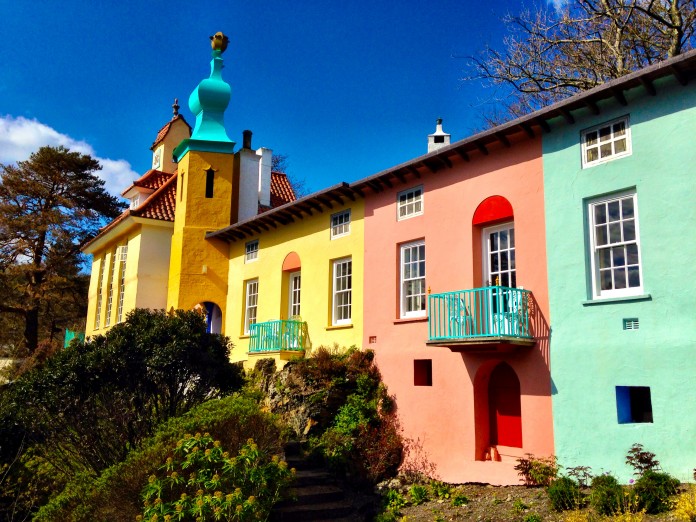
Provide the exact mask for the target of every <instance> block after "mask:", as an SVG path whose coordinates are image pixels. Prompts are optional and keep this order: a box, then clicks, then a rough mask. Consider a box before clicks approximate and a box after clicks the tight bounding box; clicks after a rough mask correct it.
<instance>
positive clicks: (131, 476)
mask: <svg viewBox="0 0 696 522" xmlns="http://www.w3.org/2000/svg"><path fill="white" fill-rule="evenodd" d="M259 399H260V397H259V396H258V395H255V394H252V393H246V392H245V393H243V394H236V395H234V396H231V397H225V398H223V399H216V400H210V401H207V402H205V403H203V404H201V405H200V406H197V407H196V408H193V409H192V410H190V411H189V412H188V413H186V414H184V415H182V416H181V417H176V418H173V419H170V420H169V421H168V422H167V423H166V424H165V425H164V426H162V427H161V428H160V429H159V430H158V431H157V433H156V434H155V435H154V436H153V437H152V438H150V439H148V440H147V441H145V442H144V443H143V445H142V447H141V449H138V450H136V451H133V452H131V453H130V454H129V455H128V458H127V459H126V460H125V461H124V462H122V463H119V464H117V465H115V466H112V467H111V468H109V469H107V470H105V471H104V472H102V474H101V475H100V476H99V477H97V478H96V479H95V478H94V477H93V476H92V475H89V474H80V475H78V476H76V477H75V478H74V479H73V480H71V481H70V482H69V483H68V484H67V485H66V487H65V489H64V490H63V491H62V492H61V493H60V494H59V495H57V496H55V497H54V498H53V499H51V501H50V502H49V503H48V504H47V505H46V506H44V507H43V508H41V510H40V511H39V513H38V514H37V515H36V517H35V518H34V520H35V521H37V522H49V521H51V522H63V521H66V520H70V521H73V522H90V521H93V520H109V521H113V522H132V521H133V520H135V517H136V515H138V514H139V513H141V512H142V501H141V498H140V492H141V490H142V486H143V484H145V483H146V482H147V480H148V476H150V475H152V474H153V473H156V472H157V467H158V466H159V463H160V462H163V461H164V460H165V459H166V458H167V456H168V455H169V454H170V452H171V449H172V448H173V447H174V446H175V445H176V442H177V441H178V440H179V439H181V438H182V437H183V436H184V435H185V434H186V433H195V432H198V431H200V432H206V431H207V432H209V433H210V434H211V436H212V437H214V438H215V439H218V440H220V441H221V444H222V445H223V446H224V447H225V448H227V449H228V451H230V453H237V452H238V451H239V450H240V449H241V448H242V446H243V445H244V444H245V442H246V440H247V439H249V438H253V439H254V441H255V442H256V444H257V446H258V448H259V451H261V452H264V453H267V454H270V455H274V454H279V453H280V452H281V451H282V444H283V438H282V426H281V425H279V424H278V421H277V418H276V417H275V416H274V415H272V414H270V413H267V412H265V411H263V410H262V408H261V406H260V405H259Z"/></svg>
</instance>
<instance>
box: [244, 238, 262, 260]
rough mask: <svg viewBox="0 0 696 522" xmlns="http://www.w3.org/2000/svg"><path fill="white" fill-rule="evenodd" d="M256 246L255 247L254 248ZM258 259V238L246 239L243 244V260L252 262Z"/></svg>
mask: <svg viewBox="0 0 696 522" xmlns="http://www.w3.org/2000/svg"><path fill="white" fill-rule="evenodd" d="M254 247H256V248H254ZM258 259H259V240H258V239H254V240H253V241H247V242H246V244H245V245H244V262H245V263H253V262H254V261H257V260H258Z"/></svg>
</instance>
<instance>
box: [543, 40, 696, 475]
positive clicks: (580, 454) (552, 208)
mask: <svg viewBox="0 0 696 522" xmlns="http://www.w3.org/2000/svg"><path fill="white" fill-rule="evenodd" d="M695 77H696V54H695V53H694V52H690V53H687V54H685V55H682V56H679V57H677V58H675V59H672V60H670V61H668V62H663V63H660V64H657V65H656V66H653V67H650V68H648V69H644V70H643V71H639V72H637V73H635V74H632V75H630V76H627V77H625V78H621V79H619V80H615V81H613V82H611V83H609V84H607V85H604V86H601V87H598V88H596V89H593V90H591V91H588V92H586V93H582V94H580V95H578V96H575V97H573V98H570V99H569V100H567V101H564V102H561V103H560V104H558V106H557V108H556V111H558V110H559V109H558V108H559V107H560V108H561V109H560V110H561V112H562V113H563V116H564V117H558V118H555V119H553V120H551V121H550V125H549V126H550V129H548V130H549V132H548V133H547V134H545V136H544V140H543V161H544V190H545V207H546V208H545V212H546V227H547V229H546V240H547V252H548V274H549V300H550V315H551V339H552V340H551V376H552V397H553V416H554V440H555V450H556V455H557V456H558V458H559V461H560V463H561V464H562V465H563V466H565V467H572V466H579V465H584V466H591V467H592V469H593V471H594V472H595V473H600V472H602V471H609V472H612V473H614V474H616V476H617V477H618V478H619V479H620V480H623V481H628V480H629V479H630V478H631V476H632V470H631V469H630V468H629V467H628V466H627V465H626V464H625V455H626V452H627V451H628V449H629V448H630V447H631V445H632V444H634V443H641V444H643V445H644V446H645V448H646V449H648V450H650V451H652V452H654V453H656V454H657V458H658V459H659V460H660V462H661V464H662V468H663V469H664V470H665V471H668V472H669V473H671V474H673V475H674V476H676V477H677V478H679V479H680V480H684V481H686V480H688V481H693V473H694V471H693V470H694V468H695V467H696V80H695V79H694V78H695Z"/></svg>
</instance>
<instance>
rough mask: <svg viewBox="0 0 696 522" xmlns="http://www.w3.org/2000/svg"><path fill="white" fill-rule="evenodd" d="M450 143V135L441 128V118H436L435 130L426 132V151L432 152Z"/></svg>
mask: <svg viewBox="0 0 696 522" xmlns="http://www.w3.org/2000/svg"><path fill="white" fill-rule="evenodd" d="M449 144H450V135H449V134H447V133H445V131H443V130H442V118H438V119H437V123H436V126H435V132H434V133H433V134H428V152H432V151H434V150H437V149H439V148H442V147H444V146H446V145H449Z"/></svg>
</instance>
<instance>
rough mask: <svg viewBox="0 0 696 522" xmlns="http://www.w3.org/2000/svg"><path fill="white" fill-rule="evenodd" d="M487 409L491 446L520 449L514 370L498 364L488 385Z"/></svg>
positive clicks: (517, 389) (520, 423) (516, 379)
mask: <svg viewBox="0 0 696 522" xmlns="http://www.w3.org/2000/svg"><path fill="white" fill-rule="evenodd" d="M488 408H489V419H490V433H491V445H492V446H497V445H501V446H512V447H514V448H521V447H522V408H521V406H520V381H519V379H518V378H517V374H516V373H515V370H513V369H512V368H510V366H509V365H507V364H505V363H500V364H499V365H498V366H496V367H495V369H494V370H493V373H492V374H491V380H490V382H489V384H488Z"/></svg>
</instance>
